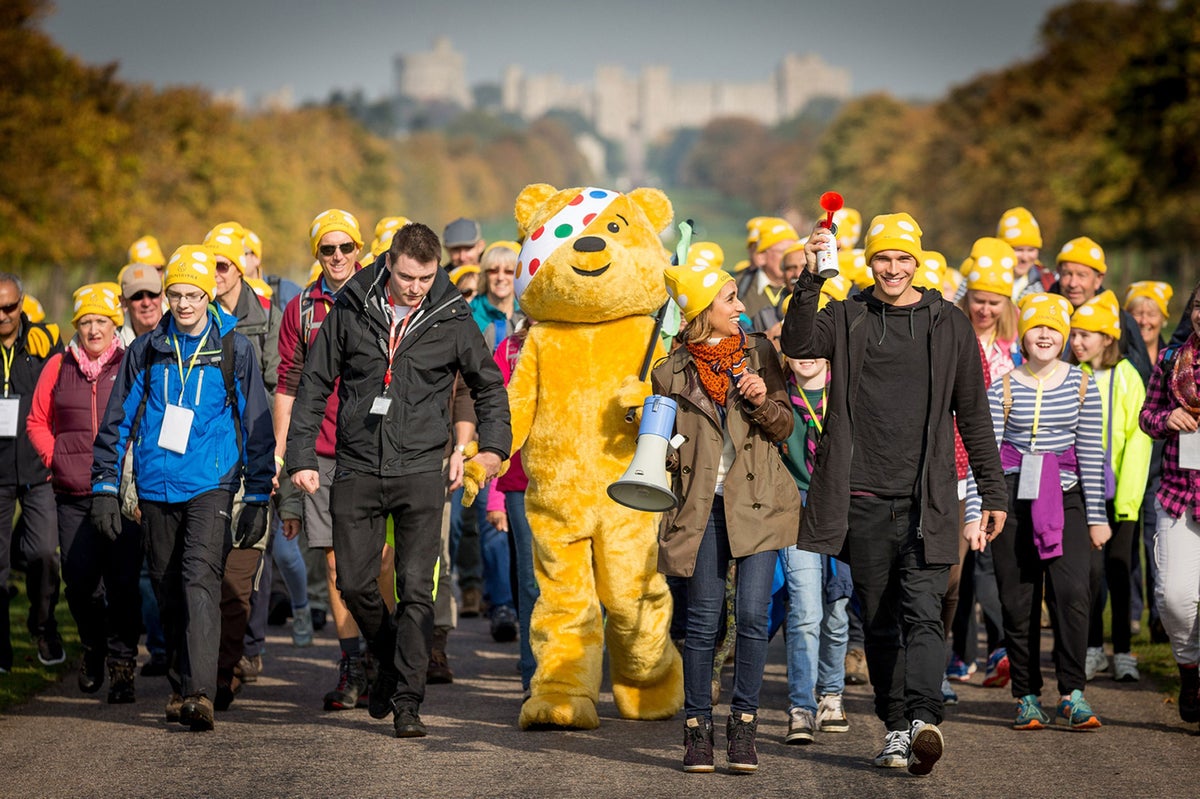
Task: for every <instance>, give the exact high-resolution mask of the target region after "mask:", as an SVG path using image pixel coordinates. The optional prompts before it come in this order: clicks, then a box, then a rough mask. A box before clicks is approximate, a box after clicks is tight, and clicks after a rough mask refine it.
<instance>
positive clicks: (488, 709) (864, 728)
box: [0, 619, 1200, 799]
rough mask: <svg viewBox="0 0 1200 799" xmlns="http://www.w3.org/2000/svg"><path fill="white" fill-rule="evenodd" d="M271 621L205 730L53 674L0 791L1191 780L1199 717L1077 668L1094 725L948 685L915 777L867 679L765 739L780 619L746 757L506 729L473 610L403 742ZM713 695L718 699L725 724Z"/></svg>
mask: <svg viewBox="0 0 1200 799" xmlns="http://www.w3.org/2000/svg"><path fill="white" fill-rule="evenodd" d="M272 632H273V633H276V634H275V635H273V636H272V637H271V639H270V641H269V650H268V653H267V661H266V670H265V672H264V674H263V675H262V677H261V678H260V680H259V681H258V682H257V683H255V684H253V685H249V686H247V687H246V689H245V690H244V691H243V692H242V694H241V696H240V697H239V698H238V700H237V701H236V702H235V703H234V705H233V707H232V708H231V709H230V710H229V711H228V712H226V713H223V714H218V716H217V726H216V730H215V731H213V732H211V733H207V734H193V733H190V732H188V731H187V730H186V729H184V728H183V727H181V726H179V725H168V724H167V723H166V722H165V721H164V720H163V718H162V707H163V703H164V701H165V698H166V680H165V679H140V678H139V680H138V702H137V703H136V704H133V705H121V706H112V707H110V706H108V705H106V704H104V703H103V700H102V699H101V700H99V701H98V700H97V699H96V698H95V697H92V696H84V695H81V694H80V693H79V692H78V690H77V689H76V687H75V678H74V675H68V676H67V677H66V678H65V679H64V680H63V681H62V682H61V683H60V684H58V685H56V686H54V687H53V688H51V689H50V690H48V691H47V692H45V693H44V694H42V695H41V696H39V697H37V698H35V699H34V700H33V701H32V702H30V703H29V704H27V705H25V706H23V707H20V708H17V709H15V710H14V711H12V712H11V713H9V714H8V715H6V716H3V717H0V797H60V796H61V797H91V796H95V797H142V796H145V797H191V796H214V797H274V796H281V797H292V796H305V797H308V796H312V797H323V796H336V797H367V796H388V797H410V796H422V797H424V796H447V797H467V796H487V797H492V796H512V797H533V796H547V797H550V796H554V797H558V796H586V797H633V796H636V797H658V796H685V795H700V793H703V795H706V796H713V797H716V796H724V795H729V796H739V797H741V796H789V797H822V799H823V798H824V797H838V796H853V797H859V799H864V798H865V797H874V796H885V795H886V796H900V797H909V796H912V797H926V796H929V797H933V796H948V797H956V799H957V798H961V797H992V796H995V797H1010V796H1015V797H1050V796H1055V797H1057V796H1062V797H1074V798H1078V799H1081V798H1082V797H1087V799H1100V798H1101V797H1121V798H1122V799H1127V798H1129V797H1143V796H1150V797H1163V798H1164V799H1165V798H1166V797H1189V798H1190V799H1194V798H1195V797H1196V796H1198V795H1200V737H1198V736H1197V735H1196V734H1195V731H1196V727H1195V725H1191V726H1190V727H1188V726H1186V725H1184V724H1183V723H1182V722H1180V721H1179V717H1178V715H1177V713H1176V710H1175V706H1174V704H1167V703H1165V702H1164V699H1165V697H1164V696H1163V695H1161V694H1160V693H1158V692H1157V691H1155V690H1154V689H1153V687H1152V686H1150V685H1149V684H1148V683H1147V682H1143V683H1141V684H1135V685H1132V686H1129V685H1120V686H1118V685H1117V684H1116V683H1113V682H1112V681H1110V680H1109V679H1107V678H1101V679H1099V680H1097V681H1096V682H1094V683H1092V684H1091V685H1090V686H1089V688H1088V697H1089V699H1090V700H1091V701H1092V704H1093V706H1094V707H1095V708H1096V710H1097V712H1098V713H1099V714H1100V715H1101V718H1102V719H1103V720H1104V723H1105V726H1104V728H1103V729H1102V730H1099V731H1095V732H1070V731H1067V730H1066V729H1065V728H1061V727H1059V728H1056V729H1049V730H1044V731H1039V732H1026V733H1017V732H1014V731H1012V730H1011V729H1009V728H1008V726H1007V724H1008V722H1009V721H1010V719H1011V713H1012V708H1013V705H1012V701H1011V699H1010V697H1009V695H1008V690H1007V689H1003V690H1001V689H985V688H982V687H979V686H978V685H965V686H961V687H960V695H961V697H962V703H961V704H960V705H958V707H956V708H949V709H948V710H947V719H946V723H945V724H944V725H943V728H942V729H943V730H944V732H945V736H946V755H945V758H944V759H943V760H942V762H941V763H940V764H939V765H938V767H937V769H936V770H935V771H934V773H933V775H932V776H930V777H928V778H924V779H919V778H915V777H910V776H908V775H907V774H906V773H904V772H903V771H902V770H886V771H885V770H880V769H875V768H873V767H872V766H871V764H870V758H871V757H872V756H873V755H874V754H875V752H876V751H877V749H878V747H879V745H880V743H881V740H882V725H881V724H880V723H879V722H877V721H876V720H875V719H874V718H873V716H872V715H871V701H870V695H869V689H868V688H866V687H849V688H848V690H847V696H846V704H847V709H848V711H849V713H850V719H851V731H850V732H849V733H847V734H844V735H824V736H818V739H817V742H816V743H815V744H813V745H811V746H808V747H792V746H784V745H783V744H782V743H780V740H781V737H782V735H783V734H784V732H785V731H786V715H785V711H786V706H787V686H786V679H785V670H784V665H783V662H784V658H783V644H782V636H778V637H777V639H776V640H775V641H774V642H773V643H772V645H771V656H770V660H769V663H768V672H767V679H766V684H765V686H764V690H763V696H762V704H763V711H762V714H761V721H760V724H759V757H760V761H761V767H760V769H759V771H758V773H756V774H753V775H747V776H734V775H731V774H729V773H723V772H722V770H721V764H722V762H723V749H722V754H719V755H718V761H717V762H718V771H717V773H716V774H710V775H687V774H684V773H683V772H682V771H681V770H680V761H681V758H682V729H681V727H682V721H681V719H680V718H679V717H677V718H676V719H673V720H671V721H664V722H630V721H624V720H621V719H619V718H618V717H617V716H616V710H615V707H614V706H613V704H612V697H611V695H608V694H602V696H601V707H600V714H601V726H600V729H598V730H595V731H592V732H557V733H556V732H536V733H532V732H521V731H520V730H519V729H518V728H517V726H516V718H517V712H518V708H519V705H520V701H521V685H520V680H519V679H518V677H517V673H516V645H515V644H503V645H501V644H495V643H493V642H492V640H491V638H490V637H489V636H488V633H487V622H486V621H484V620H482V619H464V620H462V622H461V623H460V629H459V630H458V631H457V632H456V633H454V634H453V635H452V636H451V638H450V654H451V664H452V666H453V668H454V670H455V673H456V682H455V683H454V684H453V685H449V686H442V685H436V686H430V688H429V694H428V697H427V701H426V704H425V707H424V708H422V717H423V718H424V720H425V722H426V724H427V725H428V726H429V729H430V735H429V737H427V738H424V739H415V740H404V741H401V740H396V739H395V738H393V737H391V723H390V721H389V722H378V721H374V720H372V719H371V718H370V717H369V716H368V715H367V712H366V711H365V710H357V711H351V712H342V713H325V712H322V710H321V696H322V695H323V694H324V692H325V691H326V690H328V689H329V688H330V687H331V685H332V681H333V678H334V673H335V670H334V662H335V659H336V641H335V639H334V636H333V632H332V628H331V627H330V628H326V629H325V630H324V631H323V632H322V633H320V634H319V635H318V639H317V645H315V646H313V647H312V648H309V649H294V648H293V647H292V646H291V644H290V638H287V637H285V636H283V635H280V634H278V633H282V632H285V630H284V629H283V628H273V630H272ZM1047 643H1048V642H1047ZM976 680H978V677H976ZM726 682H727V687H728V674H727V675H726ZM1049 682H1050V684H1051V685H1052V684H1053V680H1052V678H1051V679H1050V680H1049ZM726 696H727V695H726ZM101 697H103V694H101ZM1046 699H1047V700H1048V699H1050V696H1049V692H1047V694H1046ZM726 710H727V707H725V706H723V707H720V708H718V710H717V714H716V719H717V723H718V726H719V728H720V729H721V730H723V729H724V719H725V711H726ZM718 744H719V746H721V747H723V733H718Z"/></svg>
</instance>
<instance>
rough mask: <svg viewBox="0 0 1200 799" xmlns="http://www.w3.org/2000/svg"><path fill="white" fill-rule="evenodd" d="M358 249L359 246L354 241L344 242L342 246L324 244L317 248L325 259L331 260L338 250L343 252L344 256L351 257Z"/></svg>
mask: <svg viewBox="0 0 1200 799" xmlns="http://www.w3.org/2000/svg"><path fill="white" fill-rule="evenodd" d="M357 249H358V245H357V244H355V243H354V242H352V241H343V242H342V243H341V244H322V245H321V246H320V247H318V248H317V252H319V253H321V255H322V256H323V257H325V258H329V257H330V256H332V255H333V254H334V253H335V252H337V251H338V250H341V251H342V255H349V254H350V253H352V252H354V251H355V250H357Z"/></svg>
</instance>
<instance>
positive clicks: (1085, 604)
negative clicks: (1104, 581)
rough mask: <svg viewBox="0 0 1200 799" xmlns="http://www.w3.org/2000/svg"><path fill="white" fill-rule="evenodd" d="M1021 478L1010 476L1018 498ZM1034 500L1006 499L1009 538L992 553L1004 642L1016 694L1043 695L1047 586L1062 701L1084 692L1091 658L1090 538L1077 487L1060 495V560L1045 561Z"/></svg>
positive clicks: (996, 541) (1003, 535)
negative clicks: (1036, 539) (1039, 545)
mask: <svg viewBox="0 0 1200 799" xmlns="http://www.w3.org/2000/svg"><path fill="white" fill-rule="evenodd" d="M1018 477H1019V475H1016V474H1011V475H1009V476H1008V494H1009V496H1010V497H1016V495H1017V479H1018ZM1032 504H1033V503H1032V502H1030V501H1029V500H1018V499H1010V500H1009V509H1008V521H1007V522H1006V523H1005V525H1004V532H1002V533H1001V534H1000V535H998V536H996V538H995V539H993V540H992V543H991V544H990V545H989V547H990V548H991V550H992V556H993V559H994V561H995V564H996V582H997V584H998V585H999V586H1000V605H1001V608H1002V610H1003V616H1004V641H1005V645H1006V646H1007V647H1008V663H1009V673H1010V675H1011V676H1012V695H1013V696H1015V697H1022V696H1027V695H1029V694H1034V695H1040V694H1041V691H1042V669H1041V643H1042V625H1041V619H1042V586H1043V583H1044V584H1045V588H1046V604H1047V606H1048V607H1049V609H1050V619H1051V621H1052V622H1053V624H1054V671H1055V673H1056V674H1057V676H1058V691H1059V693H1060V694H1062V695H1063V696H1066V695H1068V694H1070V693H1071V692H1072V691H1074V690H1075V689H1077V688H1078V689H1080V690H1082V689H1083V688H1084V684H1085V682H1086V680H1085V679H1084V671H1083V664H1084V659H1085V658H1086V656H1087V635H1088V615H1089V611H1090V606H1091V593H1090V591H1089V588H1088V572H1089V569H1090V563H1091V549H1092V543H1091V539H1090V538H1089V537H1088V527H1087V516H1086V515H1085V513H1084V509H1083V492H1082V491H1081V490H1080V489H1079V487H1078V486H1076V487H1075V488H1073V489H1071V490H1070V491H1067V492H1066V493H1064V494H1063V554H1062V555H1060V556H1059V557H1056V558H1050V559H1049V560H1042V559H1041V558H1040V557H1039V556H1038V553H1037V548H1036V547H1035V545H1034V542H1033V519H1032V518H1031V516H1030V507H1031V506H1032Z"/></svg>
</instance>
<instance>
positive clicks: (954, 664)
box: [946, 655, 976, 682]
mask: <svg viewBox="0 0 1200 799" xmlns="http://www.w3.org/2000/svg"><path fill="white" fill-rule="evenodd" d="M975 670H976V666H975V661H971V662H970V663H964V662H963V660H962V658H960V657H959V656H958V655H954V656H953V657H951V658H950V665H949V666H947V667H946V676H947V677H948V678H950V679H951V680H954V681H955V682H968V681H969V680H970V679H971V675H972V674H974V673H975Z"/></svg>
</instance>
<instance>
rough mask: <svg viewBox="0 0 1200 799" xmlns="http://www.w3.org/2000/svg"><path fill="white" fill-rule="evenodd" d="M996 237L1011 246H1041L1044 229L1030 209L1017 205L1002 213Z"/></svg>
mask: <svg viewBox="0 0 1200 799" xmlns="http://www.w3.org/2000/svg"><path fill="white" fill-rule="evenodd" d="M996 238H998V239H1001V240H1003V241H1005V242H1007V243H1008V246H1010V247H1041V246H1042V229H1041V228H1040V227H1038V223H1037V220H1036V219H1034V218H1033V214H1031V213H1029V211H1028V209H1025V208H1021V207H1020V206H1017V207H1016V208H1009V209H1008V210H1007V211H1005V212H1004V213H1003V214H1001V215H1000V222H999V224H997V225H996Z"/></svg>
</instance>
